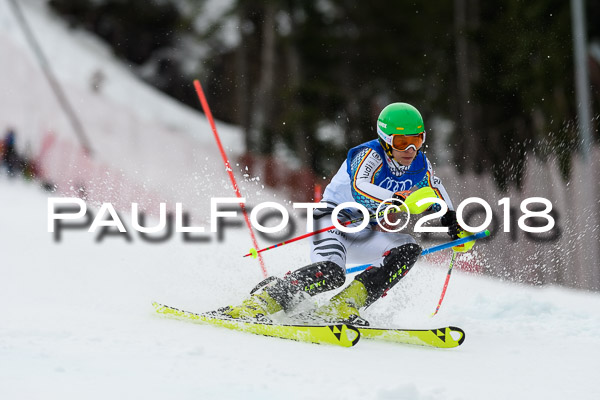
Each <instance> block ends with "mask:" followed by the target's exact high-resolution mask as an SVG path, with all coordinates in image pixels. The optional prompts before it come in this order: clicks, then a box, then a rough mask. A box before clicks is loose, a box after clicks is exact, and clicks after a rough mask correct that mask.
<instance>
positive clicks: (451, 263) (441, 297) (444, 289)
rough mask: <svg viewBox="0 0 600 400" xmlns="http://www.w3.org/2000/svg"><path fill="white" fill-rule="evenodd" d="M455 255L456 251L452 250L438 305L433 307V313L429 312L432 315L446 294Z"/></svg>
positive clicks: (456, 254)
mask: <svg viewBox="0 0 600 400" xmlns="http://www.w3.org/2000/svg"><path fill="white" fill-rule="evenodd" d="M457 257H458V252H456V251H453V252H452V259H451V260H450V266H449V267H448V275H446V282H444V288H443V289H442V295H441V296H440V301H439V302H438V305H437V307H436V308H435V311H434V312H433V314H431V316H432V317H433V316H434V315H435V314H437V312H438V311H439V310H440V307H441V306H442V301H443V300H444V296H445V295H446V289H448V282H450V274H451V273H452V268H453V267H454V262H455V261H456V258H457Z"/></svg>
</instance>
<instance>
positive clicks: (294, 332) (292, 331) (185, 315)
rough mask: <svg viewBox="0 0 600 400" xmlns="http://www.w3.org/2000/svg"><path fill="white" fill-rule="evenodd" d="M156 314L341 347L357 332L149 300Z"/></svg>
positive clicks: (357, 336) (354, 340)
mask: <svg viewBox="0 0 600 400" xmlns="http://www.w3.org/2000/svg"><path fill="white" fill-rule="evenodd" d="M152 305H153V306H154V309H155V310H156V312H158V313H159V314H162V315H165V316H168V317H173V318H178V319H183V320H187V321H193V322H198V323H202V324H208V325H213V326H220V327H223V328H227V329H232V330H236V331H243V332H249V333H253V334H256V335H263V336H270V337H278V338H282V339H291V340H296V341H301V342H309V343H318V344H332V345H336V346H342V347H352V346H354V345H356V343H358V341H359V339H360V332H359V330H358V329H357V328H355V327H354V326H352V325H350V324H331V325H318V326H315V325H276V324H269V323H262V322H258V321H256V322H255V321H246V320H238V319H232V318H222V317H219V316H216V315H214V314H213V315H211V314H197V313H193V312H190V311H184V310H179V309H177V308H174V307H170V306H166V305H164V304H159V303H156V302H154V303H152Z"/></svg>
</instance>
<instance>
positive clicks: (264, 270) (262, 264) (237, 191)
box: [194, 79, 267, 278]
mask: <svg viewBox="0 0 600 400" xmlns="http://www.w3.org/2000/svg"><path fill="white" fill-rule="evenodd" d="M194 87H195V88H196V93H198V98H199V99H200V104H202V109H203V110H204V114H205V115H206V118H208V122H209V123H210V127H211V128H212V131H213V134H214V135H215V140H216V141H217V146H218V147H219V151H220V152H221V157H222V158H223V162H224V163H225V170H226V171H227V174H228V175H229V179H230V180H231V184H232V185H233V190H234V191H235V195H236V196H237V197H238V198H241V197H242V195H241V193H240V189H239V187H238V184H237V182H236V180H235V176H233V170H232V169H231V165H230V164H229V159H228V158H227V154H225V149H223V145H222V144H221V139H220V138H219V133H218V132H217V127H216V126H215V121H214V119H213V116H212V113H211V112H210V108H209V107H208V102H207V101H206V96H204V91H203V90H202V86H201V85H200V81H199V80H198V79H195V80H194ZM240 207H241V209H242V213H244V219H245V220H246V226H248V230H249V231H250V237H251V238H252V244H253V245H254V248H255V249H256V248H258V242H257V241H256V236H255V235H254V231H253V230H252V225H251V224H250V218H248V212H247V211H246V206H245V204H244V203H240ZM258 261H259V262H260V268H261V269H262V273H263V276H264V277H265V278H266V277H267V268H266V267H265V261H264V260H263V258H262V255H260V254H259V255H258Z"/></svg>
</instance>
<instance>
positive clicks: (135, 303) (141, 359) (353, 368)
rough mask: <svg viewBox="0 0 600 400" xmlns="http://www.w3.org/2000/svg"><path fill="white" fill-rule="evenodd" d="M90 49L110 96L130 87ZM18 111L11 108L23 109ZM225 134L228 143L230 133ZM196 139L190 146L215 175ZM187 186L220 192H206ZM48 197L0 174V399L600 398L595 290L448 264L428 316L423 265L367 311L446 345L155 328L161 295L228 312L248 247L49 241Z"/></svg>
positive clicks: (599, 299)
mask: <svg viewBox="0 0 600 400" xmlns="http://www.w3.org/2000/svg"><path fill="white" fill-rule="evenodd" d="M34 3H35V2H34ZM2 7H4V8H6V5H3V6H2ZM34 16H35V22H36V24H38V26H39V24H42V27H41V29H42V31H49V32H52V33H53V35H58V33H56V32H58V31H60V29H58V28H57V27H56V25H57V21H54V20H52V21H50V20H49V21H44V18H43V13H41V14H36V15H34ZM7 24H8V23H7ZM45 24H47V25H45ZM13 28H14V26H13ZM13 34H14V35H13V36H11V35H7V36H5V37H3V40H5V41H7V40H9V38H11V37H17V36H16V35H18V34H17V33H14V32H13ZM74 36H76V37H79V39H81V37H80V36H84V35H83V34H82V33H78V34H77V35H74ZM67 38H68V34H65V35H64V36H63V37H62V39H61V41H58V40H55V45H56V46H59V45H60V46H63V47H61V48H65V47H66V46H67V45H68V46H70V47H69V48H68V52H70V53H72V54H73V57H74V58H77V54H76V53H75V52H76V51H77V46H76V45H74V44H72V43H70V42H69V43H67V41H68V40H67ZM20 40H21V41H22V39H20ZM86 40H87V41H88V42H89V43H91V42H93V43H95V42H94V41H93V40H91V39H86ZM63 41H64V43H63ZM79 42H81V40H80V41H79ZM84 42H85V41H84ZM17 43H18V40H16V41H14V42H13V45H15V46H18V44H17ZM21 45H22V44H21ZM79 45H81V43H80V44H79ZM64 51H66V50H64ZM98 53H99V57H101V62H102V63H103V64H102V65H105V66H109V67H105V68H108V70H109V72H110V73H111V76H110V79H111V80H110V82H111V86H114V87H115V90H116V89H117V88H119V87H124V86H126V85H138V86H143V85H142V84H141V83H139V82H136V80H135V79H134V78H133V77H131V76H129V75H128V74H127V73H126V68H122V67H119V65H118V64H116V63H115V61H113V60H112V58H111V57H109V56H107V55H106V54H104V53H102V52H98ZM82 57H83V58H84V59H88V57H91V55H90V54H87V53H85V56H82ZM2 62H3V63H6V62H10V61H7V60H3V61H2ZM99 62H100V61H99ZM113 65H114V66H113ZM71 68H74V67H73V66H72V65H71ZM113 69H114V70H115V71H113ZM121 70H125V71H121ZM57 72H58V71H57ZM65 74H66V75H68V74H69V73H68V72H67V73H65ZM58 75H59V76H60V72H58ZM72 75H73V80H74V81H76V80H77V79H78V77H77V75H76V74H74V73H73V74H72ZM85 76H87V75H85ZM4 78H5V79H9V77H6V76H5V77H4ZM62 78H63V79H65V76H62ZM81 79H83V78H81ZM117 79H118V80H117ZM132 82H133V83H132ZM106 91H107V96H109V95H110V94H111V88H110V87H107V88H106ZM13 95H14V93H13ZM3 99H5V100H3V101H6V98H5V97H3ZM31 104H32V107H33V108H32V109H29V110H23V112H32V110H33V113H35V102H32V103H31ZM157 104H158V105H160V104H164V107H163V111H164V110H175V106H174V105H173V102H172V101H168V100H166V99H165V98H164V96H160V95H158V94H154V91H152V90H147V93H145V94H144V96H143V97H140V98H139V99H138V101H136V102H135V104H134V107H133V109H132V110H131V112H135V113H139V114H141V115H144V116H145V117H146V118H150V117H152V118H156V119H158V120H161V121H162V123H164V124H166V125H168V124H169V123H171V121H170V120H169V118H173V114H174V113H176V112H180V113H181V114H182V115H183V114H186V115H187V114H190V111H189V110H185V111H172V112H163V113H158V112H156V111H154V110H155V108H154V107H156V105H157ZM122 107H126V104H122ZM163 114H164V115H163ZM169 114H170V115H169ZM189 118H190V120H191V121H196V120H203V117H202V116H201V115H200V114H197V115H195V116H191V117H189ZM203 121H204V120H203ZM203 123H204V124H205V122H203ZM188 125H189V127H188V128H187V129H189V131H190V135H193V134H197V133H198V132H197V127H196V126H193V123H192V122H190V123H189V124H183V126H184V128H181V129H182V130H185V128H186V127H187V126H188ZM231 132H232V133H231V134H232V135H233V134H235V132H234V131H231ZM204 133H206V134H207V135H210V131H209V130H206V129H205V130H204ZM222 134H223V135H224V136H225V137H224V141H227V139H228V137H227V136H228V134H229V130H224V132H222ZM208 138H209V139H207V138H206V137H205V138H204V139H198V140H203V143H204V145H205V146H206V148H205V150H206V151H207V152H210V153H211V154H212V157H214V158H211V162H212V164H211V165H214V168H215V169H216V168H221V166H220V164H219V162H220V160H219V158H218V155H217V154H216V147H213V148H211V147H210V146H211V143H212V142H211V140H212V139H210V136H208ZM104 156H105V157H108V155H104ZM202 168H205V166H202ZM198 185H204V186H206V187H209V188H212V190H215V191H216V190H220V191H221V192H222V191H223V189H222V188H221V186H220V184H215V183H214V182H198ZM211 185H214V187H213V186H211ZM219 194H220V195H222V193H219ZM248 195H250V196H252V195H254V193H248ZM48 196H51V194H48V193H45V192H43V191H41V189H40V188H39V186H38V185H37V184H35V183H31V182H30V183H26V182H22V181H20V180H10V179H8V178H7V177H5V176H4V175H0V301H1V302H2V304H3V306H4V309H3V311H2V313H1V314H0V399H42V398H43V399H109V398H110V399H131V398H140V399H141V398H144V399H164V398H174V399H204V398H207V399H242V398H243V399H259V398H260V399H282V398H289V399H305V398H309V399H312V398H315V399H316V398H327V399H354V398H361V399H508V398H510V399H566V398H568V399H598V398H600V387H599V386H598V384H597V382H596V381H595V379H596V378H595V377H597V375H598V370H599V368H600V339H599V334H600V311H599V310H600V295H599V294H598V293H589V292H583V291H576V290H572V289H565V288H560V287H530V286H519V285H515V284H509V283H506V282H501V281H498V280H495V279H491V278H486V277H481V276H475V275H470V274H467V273H463V272H461V271H459V270H456V271H455V272H453V276H452V278H451V281H450V286H449V289H448V292H447V294H446V298H445V300H444V304H443V305H442V308H441V310H440V313H439V314H438V315H437V316H435V317H433V318H431V317H430V314H431V313H432V312H433V310H434V309H435V306H436V304H437V300H438V298H439V295H440V292H441V289H442V286H443V283H444V279H445V276H446V268H445V266H443V265H442V266H439V265H431V264H428V263H425V262H422V261H420V262H418V263H417V264H416V266H415V267H414V268H413V270H412V271H411V272H410V273H409V274H408V275H407V276H406V278H405V279H403V280H402V281H401V282H400V284H398V286H396V287H395V288H394V289H393V290H392V291H391V293H390V294H389V295H388V296H387V297H386V298H384V299H382V300H381V301H379V302H377V303H376V304H375V305H373V306H372V307H371V308H370V309H368V310H367V311H366V312H365V313H364V315H365V317H367V319H369V320H370V321H371V322H372V324H373V325H377V326H386V327H409V328H436V327H441V326H445V325H456V326H459V327H461V328H463V329H464V330H465V331H466V340H465V342H464V344H463V345H462V346H460V347H458V348H455V349H430V348H425V347H419V346H408V345H397V344H386V343H378V342H370V341H367V340H361V341H360V342H359V343H358V344H357V346H355V347H353V348H349V349H345V348H337V347H333V346H325V345H322V346H319V345H312V344H306V343H298V342H293V341H288V340H281V339H275V338H266V337H261V336H254V335H250V334H244V333H239V332H234V331H229V330H226V329H222V328H216V327H210V326H203V325H198V324H192V323H187V322H181V321H176V320H170V319H165V318H161V317H160V316H158V315H156V314H155V312H154V310H153V308H152V306H151V302H152V301H159V302H162V303H165V304H168V305H172V306H175V307H178V308H182V309H187V310H190V311H197V312H200V311H206V310H210V309H214V308H217V307H220V306H223V305H226V304H233V303H237V302H239V301H240V300H241V299H242V298H243V297H244V296H246V295H247V293H248V291H249V289H251V287H252V286H254V284H256V283H257V282H258V281H259V280H260V279H262V274H261V271H260V268H259V266H258V263H257V262H256V261H252V260H248V259H243V258H242V257H241V256H242V255H243V254H245V253H246V252H247V250H248V248H249V247H250V246H251V242H250V239H249V237H248V234H247V233H246V231H244V230H233V229H232V230H228V231H227V232H226V235H225V237H226V239H225V241H224V242H217V241H216V240H212V241H211V242H210V243H199V244H189V243H183V241H182V240H181V236H179V235H175V236H174V237H173V238H172V239H171V240H170V241H168V242H166V243H163V244H149V243H145V242H142V241H141V240H139V238H138V237H136V234H135V233H132V238H133V241H132V243H127V242H125V241H124V240H123V239H122V238H117V237H107V238H105V240H103V241H102V242H101V243H96V242H95V235H94V234H91V233H87V232H85V231H65V232H64V234H63V239H62V241H61V242H60V243H57V242H55V241H54V239H53V236H52V234H51V233H48V232H47V198H48ZM125 223H126V225H127V226H128V227H130V226H131V223H130V221H127V220H126V221H125ZM265 259H266V263H267V268H268V271H269V273H271V274H277V275H281V274H283V273H285V272H287V271H288V270H291V269H295V268H297V267H300V266H302V265H304V264H306V263H308V245H307V243H306V242H305V243H295V244H290V245H288V246H285V247H283V248H279V249H274V250H271V251H269V252H267V253H265ZM348 282H349V279H348ZM318 300H323V298H319V299H318Z"/></svg>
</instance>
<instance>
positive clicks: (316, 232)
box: [244, 210, 385, 258]
mask: <svg viewBox="0 0 600 400" xmlns="http://www.w3.org/2000/svg"><path fill="white" fill-rule="evenodd" d="M384 213H385V210H381V211H380V212H379V214H375V213H373V214H370V215H369V220H371V219H373V218H375V217H380V216H381V215H383V214H384ZM363 219H364V217H357V218H354V219H352V220H350V221H346V222H340V224H341V225H342V226H348V225H350V224H354V223H356V222H360V221H362V220H363ZM330 229H335V225H331V226H328V227H327V228H323V229H319V230H318V231H314V232H308V233H305V234H304V235H300V236H297V237H295V238H293V239H290V240H286V241H284V242H281V243H277V244H274V245H272V246H269V247H265V248H264V249H260V250H256V248H251V249H250V252H249V253H248V254H246V255H244V257H248V256H251V257H252V258H256V257H257V256H258V253H262V252H263V251H267V250H271V249H274V248H275V247H279V246H283V245H284V244H289V243H292V242H296V241H298V240H300V239H304V238H307V237H310V236H314V235H316V234H319V233H322V232H327V231H328V230H330Z"/></svg>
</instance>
